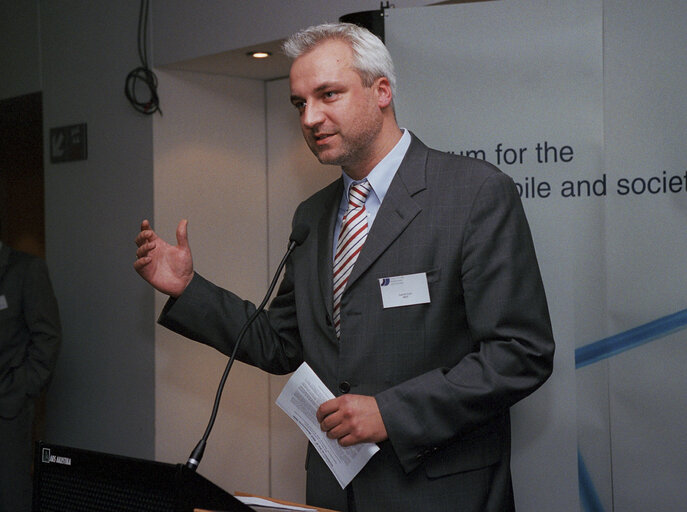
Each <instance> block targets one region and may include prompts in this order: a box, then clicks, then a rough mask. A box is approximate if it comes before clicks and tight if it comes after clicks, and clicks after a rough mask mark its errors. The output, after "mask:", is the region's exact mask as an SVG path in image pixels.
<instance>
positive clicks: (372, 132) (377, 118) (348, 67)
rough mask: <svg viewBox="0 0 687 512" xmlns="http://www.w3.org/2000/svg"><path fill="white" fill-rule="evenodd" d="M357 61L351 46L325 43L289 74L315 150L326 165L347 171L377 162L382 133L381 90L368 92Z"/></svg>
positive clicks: (293, 96)
mask: <svg viewBox="0 0 687 512" xmlns="http://www.w3.org/2000/svg"><path fill="white" fill-rule="evenodd" d="M352 60H353V54H352V51H351V49H350V47H349V46H348V44H347V43H345V42H343V41H338V40H330V41H325V42H322V43H320V44H319V45H318V46H316V47H315V48H314V49H312V50H311V51H310V52H308V53H306V54H304V55H302V56H300V57H299V58H297V59H296V60H295V61H294V62H293V65H292V66H291V73H290V84H291V103H293V105H294V106H295V107H296V108H297V109H298V112H299V114H300V122H301V130H302V131H303V136H304V137H305V140H306V142H307V143H308V146H309V147H310V150H311V151H312V152H313V153H314V154H315V156H316V157H317V158H318V160H319V161H320V162H321V163H323V164H331V165H340V166H342V167H343V168H344V170H346V169H347V168H350V169H352V170H355V169H362V168H364V167H365V166H366V164H367V163H369V162H370V161H372V160H374V158H375V156H376V155H375V150H374V148H375V142H376V140H377V137H378V135H379V133H380V131H381V128H382V113H381V110H380V108H379V104H378V99H377V94H376V87H375V85H373V86H372V87H364V86H363V84H362V80H361V78H360V75H358V73H357V72H356V71H355V70H354V69H353V66H352ZM375 84H376V82H375ZM368 171H369V169H368Z"/></svg>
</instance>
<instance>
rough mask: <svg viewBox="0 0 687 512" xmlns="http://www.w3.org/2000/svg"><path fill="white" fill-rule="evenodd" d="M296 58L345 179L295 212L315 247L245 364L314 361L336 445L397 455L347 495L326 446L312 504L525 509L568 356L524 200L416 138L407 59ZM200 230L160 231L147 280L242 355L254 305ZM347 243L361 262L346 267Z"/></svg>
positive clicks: (219, 344)
mask: <svg viewBox="0 0 687 512" xmlns="http://www.w3.org/2000/svg"><path fill="white" fill-rule="evenodd" d="M285 51H286V53H287V55H289V56H290V57H291V58H292V59H293V64H292V67H291V73H290V86H291V102H292V103H293V105H294V106H295V107H296V109H297V110H298V112H299V115H300V121H301V128H302V131H303V135H304V137H305V139H306V141H307V143H308V145H309V146H310V148H311V150H312V151H313V153H314V154H315V156H317V158H318V159H319V160H320V162H322V163H323V164H330V165H339V166H341V168H342V171H343V173H342V178H341V179H339V180H337V181H335V182H334V183H332V184H331V185H329V186H328V187H325V188H324V189H322V190H320V191H319V192H317V193H316V194H314V195H313V196H312V197H310V198H309V199H307V200H306V201H304V202H303V203H301V205H300V206H299V207H298V209H297V210H296V213H295V215H294V219H293V225H294V226H298V225H301V224H303V225H305V226H307V227H309V229H310V231H309V236H308V237H307V239H306V240H305V241H304V243H303V244H302V245H301V246H299V247H297V248H296V249H295V250H294V252H293V254H292V256H291V259H290V261H289V263H288V264H287V267H286V271H285V275H284V278H283V280H282V283H281V285H280V287H279V291H278V293H277V295H276V297H275V298H274V299H273V301H272V302H271V304H270V307H269V310H268V311H267V312H264V313H263V314H262V315H261V316H259V317H258V319H257V320H256V322H255V323H254V324H253V325H252V327H251V328H250V329H249V332H248V335H247V336H248V339H246V340H245V342H244V343H243V345H242V347H241V348H240V349H239V352H238V357H239V359H240V360H242V361H244V362H247V363H249V364H253V365H256V366H258V367H260V368H263V369H264V370H266V371H268V372H272V373H277V374H281V373H287V372H291V371H293V370H295V369H296V368H297V367H298V366H299V365H300V364H301V363H302V362H303V361H305V362H307V363H308V364H309V365H310V366H311V367H312V368H313V370H314V371H315V373H317V374H318V376H319V377H320V378H321V379H322V380H323V381H324V383H325V384H326V385H327V387H328V388H329V389H330V390H331V391H332V392H334V394H335V395H336V398H334V399H333V400H330V401H328V402H325V403H324V404H322V405H321V406H320V408H319V410H318V411H317V419H318V421H319V422H320V425H321V427H322V429H323V430H324V431H326V432H327V433H328V436H329V437H331V438H333V439H337V440H338V442H339V443H340V444H341V445H344V446H349V445H353V444H357V443H360V442H375V443H378V444H379V447H380V451H379V452H378V453H377V454H376V455H375V456H374V457H373V458H372V459H371V460H370V461H369V463H368V464H367V465H366V466H365V467H364V468H363V469H362V471H361V472H360V473H359V474H358V475H357V476H356V477H355V478H354V479H353V481H352V482H351V484H350V485H349V486H348V487H347V488H346V489H345V490H342V489H341V488H340V487H339V486H338V484H337V482H336V480H335V479H334V477H333V476H332V475H331V473H330V472H329V470H328V468H327V466H326V465H325V463H324V462H323V460H322V459H321V458H320V456H319V455H318V454H317V452H316V451H315V450H314V449H313V448H312V446H310V447H309V450H308V461H307V474H308V480H307V497H308V498H307V501H308V503H309V504H313V505H320V506H325V507H329V508H333V509H338V510H349V511H350V510H358V511H361V512H362V511H382V510H384V511H387V510H388V511H404V510H408V511H415V510H461V511H484V510H488V511H499V512H502V511H507V510H512V509H513V508H514V504H513V493H512V485H511V478H510V424H509V412H508V411H509V408H510V406H512V405H513V404H514V403H516V402H517V401H518V400H520V399H522V398H524V397H525V396H527V395H528V394H530V393H531V392H532V391H534V390H535V389H536V388H538V387H539V386H540V385H541V384H542V383H543V382H544V381H545V380H546V379H547V378H548V376H549V375H550V373H551V370H552V360H553V351H554V343H553V336H552V332H551V325H550V321H549V314H548V309H547V305H546V299H545V295H544V289H543V286H542V282H541V278H540V274H539V269H538V265H537V260H536V256H535V252H534V247H533V244H532V240H531V235H530V231H529V228H528V225H527V221H526V219H525V215H524V212H523V209H522V205H521V203H520V199H519V197H518V193H517V191H516V188H515V186H514V184H513V182H512V180H511V179H510V178H508V177H507V176H506V175H504V174H503V173H501V172H500V171H499V170H498V169H496V168H494V167H493V166H491V165H490V164H487V163H485V162H482V161H478V160H474V159H469V158H465V157H460V156H455V155H449V154H446V153H441V152H438V151H435V150H432V149H429V148H428V147H426V146H425V145H424V144H423V143H422V142H420V141H419V140H418V139H417V138H416V137H415V136H413V135H412V134H411V133H410V132H408V131H406V130H402V129H401V128H399V126H398V124H397V123H396V118H395V114H394V109H393V101H392V100H393V91H394V82H395V79H394V72H393V64H392V63H391V58H390V57H389V54H388V52H387V51H386V48H385V47H384V45H383V44H382V43H381V41H379V39H377V38H376V37H375V36H373V35H372V34H370V33H369V32H367V31H365V30H364V29H360V28H357V27H354V26H352V25H347V24H337V25H324V26H318V27H311V28H310V29H306V30H305V31H302V32H299V33H298V34H296V35H295V36H293V37H292V38H291V39H290V40H289V41H287V43H286V44H285ZM361 187H362V188H361ZM349 189H353V190H354V193H353V195H351V196H350V197H349ZM361 191H362V192H361ZM349 204H350V205H351V206H350V208H351V210H350V212H349V211H348V209H349ZM356 209H357V210H356ZM355 212H358V213H355ZM360 212H362V213H360ZM353 218H356V219H358V220H356V221H355V222H356V223H359V224H356V228H355V229H352V228H350V224H351V223H353V221H350V220H349V219H353ZM186 232H187V223H186V221H182V222H181V223H180V224H179V227H178V229H177V241H178V245H177V246H171V245H169V244H167V243H166V242H165V241H163V240H162V239H160V238H159V237H157V235H156V234H155V233H154V232H153V231H152V230H151V229H150V225H149V224H148V222H147V221H144V222H143V224H142V227H141V232H140V233H139V235H138V237H137V239H136V243H137V245H138V247H139V248H138V251H137V257H138V259H137V261H136V263H135V264H134V266H135V268H136V269H137V271H138V272H139V273H140V274H141V275H142V276H143V277H144V278H145V279H146V280H148V281H149V282H150V283H151V284H152V285H153V286H155V287H156V288H157V289H158V290H160V291H162V292H164V293H167V294H169V295H170V296H171V298H170V300H169V301H168V302H167V304H166V305H165V308H164V310H163V312H162V315H161V317H160V323H161V324H162V325H165V326H167V327H169V328H171V329H173V330H175V331H177V332H179V333H181V334H183V335H185V336H187V337H189V338H192V339H194V340H197V341H200V342H202V343H206V344H208V345H211V346H214V347H216V348H217V349H219V350H221V351H222V352H224V353H230V352H231V350H232V348H233V344H234V341H235V339H236V336H237V333H238V331H239V329H240V328H241V326H242V324H243V323H244V321H245V320H246V319H247V318H248V316H250V314H251V313H252V312H253V311H254V310H255V306H254V305H253V304H251V303H249V302H246V301H243V300H241V299H240V298H239V297H237V296H236V295H234V294H232V293H231V292H228V291H226V290H223V289H220V288H218V287H216V286H215V285H213V284H211V283H209V282H208V281H206V280H205V279H203V278H202V277H201V276H200V275H198V274H197V273H195V272H194V270H193V264H192V260H191V253H190V249H189V246H188V239H187V234H186ZM340 237H341V238H342V239H346V238H347V237H350V238H351V239H352V240H353V241H352V242H351V245H352V246H354V247H355V249H354V250H353V251H352V253H351V254H352V255H353V257H352V258H350V257H347V258H345V262H343V263H342V258H341V257H340V255H339V253H340V251H342V250H345V249H341V246H342V245H343V242H342V241H341V240H340ZM356 258H357V259H356ZM347 265H348V268H347V269H345V270H343V271H342V272H341V273H342V274H344V277H343V279H342V281H343V282H342V283H341V282H339V281H338V279H339V277H338V276H339V272H340V268H345V267H346V266H347ZM341 290H343V291H341Z"/></svg>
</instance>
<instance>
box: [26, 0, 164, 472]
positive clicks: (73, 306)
mask: <svg viewBox="0 0 687 512" xmlns="http://www.w3.org/2000/svg"><path fill="white" fill-rule="evenodd" d="M39 6H40V14H41V22H40V26H41V40H42V41H41V42H42V44H41V52H42V66H43V107H44V110H43V119H44V127H45V130H44V135H45V141H46V152H45V153H46V164H45V197H46V205H45V215H46V245H47V249H46V256H47V260H48V264H49V266H50V271H51V273H52V279H53V284H54V287H55V293H56V295H57V298H58V300H59V304H60V313H61V316H62V324H63V334H64V343H63V347H62V352H61V354H60V358H59V361H58V365H57V369H56V373H55V377H54V380H53V383H52V387H51V390H50V393H49V396H48V410H47V426H46V428H47V439H48V440H49V441H51V442H54V443H61V444H66V445H71V446H78V447H82V448H89V449H95V450H100V451H106V452H113V453H119V454H124V455H134V456H137V457H143V458H152V457H153V455H154V424H153V419H154V414H155V409H154V406H155V402H154V398H155V381H154V376H155V368H154V365H155V360H154V324H153V322H152V321H151V319H152V318H153V316H154V311H153V306H154V305H153V294H152V291H151V290H150V289H149V288H148V287H147V286H146V285H145V283H143V281H142V280H141V279H140V278H139V277H138V276H137V275H136V274H135V272H134V271H133V269H132V263H133V260H134V247H135V246H134V243H133V239H134V236H135V233H136V231H137V229H138V226H139V225H140V220H141V219H142V218H144V217H147V216H150V215H151V214H152V213H153V153H152V119H150V118H147V117H144V116H143V115H141V114H138V113H137V112H135V111H134V110H133V109H132V108H131V107H130V106H129V104H128V102H127V100H126V99H125V97H124V79H125V77H126V75H127V73H128V72H129V71H130V70H131V69H133V68H134V67H135V66H136V65H137V62H138V54H137V46H136V41H137V39H136V31H137V18H138V6H137V2H107V3H101V2H77V1H58V2H55V1H41V2H40V3H39ZM76 123H87V125H88V159H87V160H84V161H77V162H70V163H60V164H51V163H50V161H49V150H48V146H47V143H48V133H49V129H50V128H52V127H58V126H65V125H71V124H76Z"/></svg>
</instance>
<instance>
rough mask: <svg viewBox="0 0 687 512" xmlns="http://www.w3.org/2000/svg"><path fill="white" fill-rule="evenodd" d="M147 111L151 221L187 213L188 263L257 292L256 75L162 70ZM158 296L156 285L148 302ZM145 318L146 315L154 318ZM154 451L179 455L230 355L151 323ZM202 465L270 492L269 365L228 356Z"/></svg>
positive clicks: (262, 236)
mask: <svg viewBox="0 0 687 512" xmlns="http://www.w3.org/2000/svg"><path fill="white" fill-rule="evenodd" d="M158 76H159V84H160V87H159V91H160V94H161V95H162V97H164V98H165V110H166V112H167V113H166V114H165V115H164V116H163V117H156V118H155V122H154V146H155V151H154V157H155V172H154V175H155V218H156V223H155V226H154V227H155V229H156V230H157V231H158V233H159V234H160V236H162V237H163V238H165V239H166V240H169V241H170V242H173V241H174V240H175V230H176V227H177V223H178V222H179V221H180V220H181V219H182V218H185V219H188V221H189V238H190V243H191V248H192V251H193V259H194V267H195V269H196V270H197V271H198V272H199V273H200V274H202V275H203V276H204V277H206V278H207V279H210V280H211V281H213V282H214V283H216V284H218V285H220V286H224V287H226V288H230V289H231V290H232V291H235V292H236V293H238V294H239V295H241V296H242V297H245V298H246V299H247V300H252V301H257V302H258V303H259V302H260V300H261V298H262V295H264V290H265V289H266V280H267V278H266V271H267V250H266V249H267V207H266V204H267V202H266V191H267V188H266V186H267V185H266V182H267V177H266V172H265V162H266V160H265V157H266V155H265V105H264V84H263V83H262V82H261V81H256V80H245V79H238V78H229V77H225V76H218V75H203V74H197V73H185V72H164V71H162V72H160V73H159V75H158ZM164 302H165V297H163V296H162V295H161V294H158V295H157V300H156V307H155V309H156V311H160V310H161V309H162V306H163V305H164ZM153 320H154V319H153V318H150V322H151V323H152V322H153ZM155 337H156V343H155V344H156V365H155V382H156V394H155V406H156V407H155V412H156V416H155V425H156V427H155V457H156V458H157V459H159V460H165V461H168V462H185V461H186V460H187V458H188V456H189V455H190V453H191V450H192V449H193V447H194V446H195V445H196V443H197V441H198V440H199V439H200V437H201V436H202V434H203V432H204V431H205V427H206V425H207V422H208V419H209V416H210V411H211V410H212V402H213V399H214V397H215V391H216V389H217V385H218V383H219V381H220V378H221V376H222V372H223V370H224V366H225V365H226V362H227V358H226V357H225V356H223V355H221V354H219V353H218V352H216V351H214V350H212V349H210V348H208V347H206V346H203V345H200V344H197V343H192V342H190V341H188V340H186V339H184V338H182V337H181V336H178V335H176V334H174V333H172V332H171V331H168V330H167V329H164V328H162V327H158V328H157V331H156V336H155ZM225 389H226V391H225V393H224V395H223V401H222V406H221V408H220V412H219V416H218V418H217V422H216V423H215V427H214V429H213V432H212V435H211V436H210V439H209V441H208V448H207V450H206V454H205V456H204V458H203V461H202V464H200V466H199V469H198V471H199V472H200V473H201V474H204V475H206V476H207V477H208V478H210V480H212V481H213V482H215V483H216V484H218V485H220V486H221V487H223V488H225V489H230V490H243V491H246V492H248V491H250V492H255V493H260V494H263V495H265V494H269V482H268V478H269V470H268V469H269V468H268V464H269V454H268V446H269V431H268V429H269V417H268V408H267V376H266V375H265V374H264V373H263V372H260V371H259V370H257V369H254V368H251V367H249V366H246V365H243V364H242V363H236V364H235V365H234V367H233V368H232V371H231V374H230V376H229V379H228V380H227V384H226V388H225Z"/></svg>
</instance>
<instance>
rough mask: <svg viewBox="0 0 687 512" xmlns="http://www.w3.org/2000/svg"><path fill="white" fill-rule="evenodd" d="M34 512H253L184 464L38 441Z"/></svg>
mask: <svg viewBox="0 0 687 512" xmlns="http://www.w3.org/2000/svg"><path fill="white" fill-rule="evenodd" d="M33 481H34V489H33V512H66V511H69V512H193V510H194V509H195V508H203V509H208V510H222V511H231V512H233V511H236V512H252V509H251V508H249V507H248V506H247V505H244V504H243V503H241V502H240V501H239V500H237V499H236V498H234V497H233V496H232V495H231V494H229V493H228V492H226V491H224V490H222V489H221V488H219V487H218V486H216V485H215V484H213V483H212V482H210V481H209V480H207V479H206V478H204V477H202V476H201V475H199V474H198V473H196V472H195V471H192V470H190V469H188V468H187V467H186V466H184V465H183V464H177V465H174V464H166V463H163V462H154V461H148V460H143V459H134V458H130V457H123V456H119V455H110V454H106V453H99V452H94V451H88V450H81V449H78V448H69V447H65V446H58V445H52V444H46V443H41V442H39V443H36V453H35V464H34V477H33Z"/></svg>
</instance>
